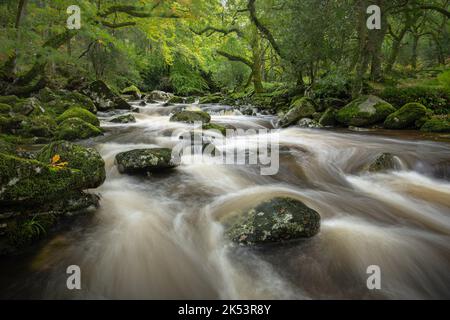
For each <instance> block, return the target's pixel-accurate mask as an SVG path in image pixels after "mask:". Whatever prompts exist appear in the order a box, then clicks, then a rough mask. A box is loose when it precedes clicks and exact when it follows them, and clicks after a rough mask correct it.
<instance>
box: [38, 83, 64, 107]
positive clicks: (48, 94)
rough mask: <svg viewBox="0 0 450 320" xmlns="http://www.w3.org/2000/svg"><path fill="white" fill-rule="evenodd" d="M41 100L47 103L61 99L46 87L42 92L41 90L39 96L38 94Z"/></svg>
mask: <svg viewBox="0 0 450 320" xmlns="http://www.w3.org/2000/svg"><path fill="white" fill-rule="evenodd" d="M38 97H39V100H40V101H42V102H44V103H47V102H50V101H53V100H56V99H58V98H59V96H58V95H57V94H56V93H55V92H54V91H53V90H52V89H50V88H48V87H45V88H42V89H41V90H39V94H38Z"/></svg>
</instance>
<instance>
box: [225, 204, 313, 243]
mask: <svg viewBox="0 0 450 320" xmlns="http://www.w3.org/2000/svg"><path fill="white" fill-rule="evenodd" d="M319 230H320V215H319V213H317V212H316V211H315V210H313V209H311V208H309V207H308V206H306V205H305V204H304V203H303V202H301V201H298V200H296V199H292V198H285V197H278V198H273V199H271V200H269V201H265V202H263V203H261V204H259V205H257V206H256V207H254V208H252V209H250V210H248V211H246V212H244V213H243V214H241V215H239V216H238V218H236V219H235V220H234V221H233V222H232V223H231V224H230V225H229V226H228V228H227V231H226V234H227V236H228V237H229V238H230V239H231V240H232V241H233V242H236V243H238V244H240V245H259V244H268V243H281V242H285V241H292V240H299V239H303V238H310V237H313V236H315V235H316V234H317V233H318V232H319Z"/></svg>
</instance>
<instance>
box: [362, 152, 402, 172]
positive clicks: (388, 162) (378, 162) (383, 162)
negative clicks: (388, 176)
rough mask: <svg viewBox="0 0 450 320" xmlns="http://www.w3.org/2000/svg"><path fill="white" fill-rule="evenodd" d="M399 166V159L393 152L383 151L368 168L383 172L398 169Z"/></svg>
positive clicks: (372, 170) (371, 170)
mask: <svg viewBox="0 0 450 320" xmlns="http://www.w3.org/2000/svg"><path fill="white" fill-rule="evenodd" d="M399 168H400V161H399V159H398V158H397V157H396V156H394V155H393V154H391V153H383V154H381V155H379V156H378V157H377V158H376V159H375V160H374V161H373V162H372V163H370V164H369V165H368V166H367V170H368V171H370V172H382V171H388V170H396V169H399Z"/></svg>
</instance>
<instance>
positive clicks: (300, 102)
mask: <svg viewBox="0 0 450 320" xmlns="http://www.w3.org/2000/svg"><path fill="white" fill-rule="evenodd" d="M315 112H316V109H315V107H314V104H313V102H312V101H311V99H309V98H306V97H298V98H296V99H294V101H293V102H292V104H291V107H290V109H289V111H288V113H286V115H285V116H284V117H283V118H281V119H280V121H279V123H278V126H280V127H282V128H286V127H289V126H292V125H294V124H296V123H297V122H298V121H299V120H301V119H303V118H310V117H312V116H313V115H314V113H315Z"/></svg>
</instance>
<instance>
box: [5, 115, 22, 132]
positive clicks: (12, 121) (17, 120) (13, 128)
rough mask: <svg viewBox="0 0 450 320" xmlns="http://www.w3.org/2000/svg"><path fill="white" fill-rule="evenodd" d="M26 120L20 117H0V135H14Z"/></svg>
mask: <svg viewBox="0 0 450 320" xmlns="http://www.w3.org/2000/svg"><path fill="white" fill-rule="evenodd" d="M26 119H27V118H26V117H25V116H22V115H13V116H9V115H0V133H16V132H17V130H19V129H20V128H21V127H22V123H23V121H25V120H26Z"/></svg>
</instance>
